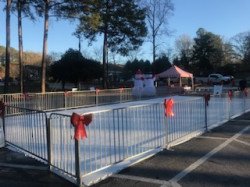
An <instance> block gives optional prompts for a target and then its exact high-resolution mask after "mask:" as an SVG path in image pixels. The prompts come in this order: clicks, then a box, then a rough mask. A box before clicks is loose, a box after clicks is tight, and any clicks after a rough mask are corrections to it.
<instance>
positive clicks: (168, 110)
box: [164, 98, 174, 117]
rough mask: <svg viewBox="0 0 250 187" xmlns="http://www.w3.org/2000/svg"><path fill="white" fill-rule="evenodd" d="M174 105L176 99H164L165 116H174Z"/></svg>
mask: <svg viewBox="0 0 250 187" xmlns="http://www.w3.org/2000/svg"><path fill="white" fill-rule="evenodd" d="M173 106H174V100H173V99H172V98H170V99H168V100H167V99H164V108H165V116H166V117H173V116H174V112H173Z"/></svg>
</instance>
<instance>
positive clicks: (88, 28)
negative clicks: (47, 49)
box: [78, 0, 147, 55]
mask: <svg viewBox="0 0 250 187" xmlns="http://www.w3.org/2000/svg"><path fill="white" fill-rule="evenodd" d="M83 4H84V5H85V6H86V7H87V8H86V10H85V12H84V13H83V14H82V16H81V19H80V21H81V23H80V25H79V28H78V30H80V31H82V32H83V34H84V36H85V37H86V38H88V39H90V41H93V40H95V37H96V36H97V35H98V34H104V33H106V34H107V42H108V47H109V48H110V49H111V51H117V52H118V53H120V54H122V55H126V54H127V53H128V51H129V50H134V49H137V48H138V47H139V46H140V45H141V44H142V42H143V37H144V36H145V35H146V33H147V29H146V26H145V22H144V19H145V10H144V9H140V8H139V7H138V6H137V5H136V4H135V3H134V1H132V0H116V1H114V0H105V1H103V0H90V1H87V2H83Z"/></svg>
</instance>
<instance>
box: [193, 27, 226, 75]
mask: <svg viewBox="0 0 250 187" xmlns="http://www.w3.org/2000/svg"><path fill="white" fill-rule="evenodd" d="M196 34H197V37H196V38H194V41H195V43H194V51H193V57H192V67H193V69H194V71H195V74H196V75H203V76H206V75H208V74H210V73H212V72H214V71H217V70H218V67H220V66H221V64H222V62H223V61H224V53H223V42H222V39H221V37H220V36H219V35H215V34H213V33H211V32H207V31H206V30H205V29H203V28H200V29H198V31H197V33H196Z"/></svg>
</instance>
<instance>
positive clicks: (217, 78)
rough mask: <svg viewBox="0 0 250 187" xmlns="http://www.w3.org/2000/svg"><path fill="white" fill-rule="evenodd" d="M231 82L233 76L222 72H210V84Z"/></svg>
mask: <svg viewBox="0 0 250 187" xmlns="http://www.w3.org/2000/svg"><path fill="white" fill-rule="evenodd" d="M229 82H231V77H229V76H223V75H221V74H210V75H209V76H208V83H210V84H221V83H222V84H225V83H229Z"/></svg>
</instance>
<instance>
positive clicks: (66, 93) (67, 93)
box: [64, 91, 72, 97]
mask: <svg viewBox="0 0 250 187" xmlns="http://www.w3.org/2000/svg"><path fill="white" fill-rule="evenodd" d="M64 95H65V96H66V97H67V96H72V92H71V91H67V92H64Z"/></svg>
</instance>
